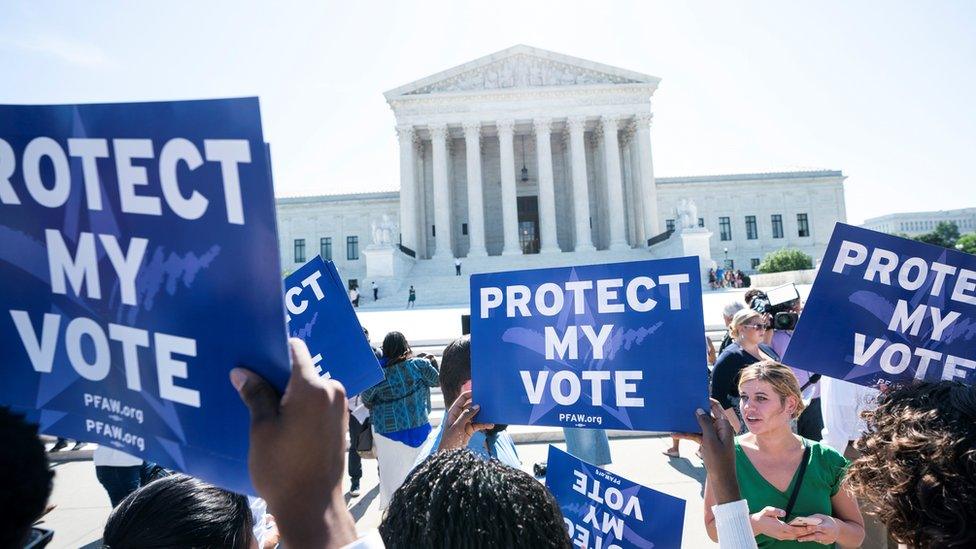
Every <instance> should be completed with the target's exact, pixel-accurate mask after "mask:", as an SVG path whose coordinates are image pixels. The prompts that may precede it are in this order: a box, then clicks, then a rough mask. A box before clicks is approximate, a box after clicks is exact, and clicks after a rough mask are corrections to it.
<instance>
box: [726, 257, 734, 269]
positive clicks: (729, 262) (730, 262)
mask: <svg viewBox="0 0 976 549" xmlns="http://www.w3.org/2000/svg"><path fill="white" fill-rule="evenodd" d="M725 268H726V269H728V270H732V269H734V268H735V260H733V259H726V260H725Z"/></svg>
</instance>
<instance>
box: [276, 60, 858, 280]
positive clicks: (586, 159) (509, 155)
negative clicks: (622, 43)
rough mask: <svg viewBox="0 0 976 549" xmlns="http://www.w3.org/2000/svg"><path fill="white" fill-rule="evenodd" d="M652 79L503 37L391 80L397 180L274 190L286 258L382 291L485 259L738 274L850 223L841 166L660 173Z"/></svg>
mask: <svg viewBox="0 0 976 549" xmlns="http://www.w3.org/2000/svg"><path fill="white" fill-rule="evenodd" d="M659 81H660V80H659V79H658V78H656V77H654V76H649V75H646V74H641V73H636V72H633V71H628V70H624V69H619V68H616V67H611V66H607V65H602V64H598V63H593V62H590V61H585V60H582V59H578V58H574V57H569V56H565V55H561V54H557V53H553V52H549V51H545V50H540V49H536V48H531V47H528V46H515V47H512V48H509V49H506V50H503V51H501V52H498V53H496V54H493V55H489V56H486V57H483V58H480V59H477V60H475V61H472V62H470V63H466V64H464V65H460V66H458V67H455V68H452V69H449V70H447V71H443V72H441V73H438V74H435V75H432V76H429V77H427V78H423V79H421V80H418V81H416V82H413V83H410V84H407V85H404V86H401V87H399V88H396V89H394V90H391V91H389V92H387V93H386V94H385V97H386V99H387V102H388V103H389V105H390V107H391V108H392V110H393V112H394V115H395V118H396V130H397V135H398V140H399V151H400V187H401V189H400V192H399V193H367V194H352V195H340V196H331V197H330V196H322V197H304V198H284V199H280V200H279V201H278V217H279V236H280V238H281V251H282V263H283V265H284V267H285V268H286V269H289V268H294V267H295V266H297V265H298V264H300V263H301V262H303V261H304V260H305V259H307V258H310V257H314V255H315V254H316V253H319V251H320V249H321V250H322V251H326V250H329V249H330V250H331V257H332V259H333V260H334V261H336V263H337V266H338V268H339V270H340V272H341V273H342V274H343V276H344V277H345V278H347V279H350V281H352V280H355V282H357V283H359V284H360V285H362V284H364V283H367V281H372V280H377V281H378V283H380V284H381V285H382V286H383V288H384V293H390V292H397V291H402V290H403V288H401V286H404V285H407V284H415V283H416V284H423V283H425V282H427V281H428V280H427V279H428V278H429V276H428V275H430V273H434V274H440V271H441V270H442V268H441V267H440V265H441V264H444V265H449V264H450V262H451V261H453V258H454V257H462V258H465V262H466V264H467V265H469V266H471V267H472V268H475V269H482V270H496V269H502V268H513V267H514V268H517V267H519V266H524V267H530V266H542V265H552V264H572V263H573V262H577V261H586V262H598V261H603V260H605V261H621V260H626V259H637V258H641V257H664V256H668V255H681V254H684V255H699V256H700V257H702V259H703V263H704V264H705V265H711V264H712V263H713V260H717V261H723V260H727V261H728V262H730V263H731V264H732V265H733V266H734V267H735V268H740V269H742V270H746V271H749V270H751V269H752V267H753V266H754V264H756V263H757V262H758V261H759V260H760V259H761V258H762V257H763V255H765V254H766V253H768V252H769V251H772V250H775V249H779V248H782V247H787V246H792V247H799V248H801V249H802V250H804V251H805V252H806V253H808V254H810V255H812V256H813V257H814V258H818V257H819V256H820V255H822V254H823V251H824V249H825V247H826V244H827V240H828V238H829V236H830V231H831V228H832V227H833V224H834V222H836V221H843V220H845V219H846V214H845V208H844V194H843V181H844V179H845V178H844V176H843V175H842V174H841V172H839V171H815V172H789V173H770V174H748V175H723V176H702V177H677V178H656V177H655V175H654V163H653V154H652V131H651V122H652V120H653V113H652V109H651V105H652V103H651V101H652V96H653V94H654V92H655V90H656V89H657V85H658V82H659ZM679 205H680V208H679ZM676 208H678V209H680V212H676ZM695 210H697V213H695ZM678 213H681V214H682V218H683V219H684V220H685V222H686V224H687V226H686V227H684V228H683V230H682V226H681V223H680V222H679V221H678V219H679V216H678ZM694 218H700V219H698V220H697V221H696V219H694ZM393 225H395V226H396V227H393ZM696 226H697V227H696ZM698 227H701V228H698ZM391 228H392V230H391ZM445 228H446V229H445ZM674 228H677V229H679V231H678V232H679V234H677V235H674V236H672V235H671V233H670V229H674ZM391 233H392V234H393V235H396V237H394V239H393V242H389V240H390V239H389V238H388V237H384V236H383V235H384V234H386V235H389V234H391ZM669 237H670V238H669ZM325 239H328V240H325ZM652 239H653V240H652ZM649 241H650V242H649ZM347 244H348V245H347ZM396 244H400V246H396ZM329 246H331V248H329ZM600 254H603V255H600ZM323 255H325V254H323ZM367 258H368V259H367ZM427 264H431V265H434V266H435V267H428V266H425V265H427ZM451 270H453V269H451ZM451 274H453V273H451ZM450 282H451V281H449V280H441V281H439V283H441V284H449V283H450ZM464 282H465V283H466V280H465V281H464Z"/></svg>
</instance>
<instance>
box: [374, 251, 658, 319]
mask: <svg viewBox="0 0 976 549" xmlns="http://www.w3.org/2000/svg"><path fill="white" fill-rule="evenodd" d="M650 258H651V256H650V254H649V253H648V251H647V250H646V249H631V250H622V251H610V250H600V251H594V252H577V253H572V254H564V253H553V254H531V255H513V256H488V257H476V258H462V260H461V261H462V264H461V276H455V274H454V260H453V259H451V258H448V259H424V260H419V261H417V262H416V263H415V264H414V266H413V268H412V269H411V270H410V273H409V274H408V275H407V276H406V277H405V278H404V279H403V282H402V284H401V285H400V289H399V290H397V291H395V292H390V291H385V292H384V291H381V292H380V298H379V299H378V300H376V301H373V295H372V293H371V292H370V291H369V290H368V288H369V283H370V282H371V281H370V280H369V279H365V280H364V281H362V282H361V284H362V286H361V288H365V289H364V290H363V292H362V298H361V299H360V301H359V308H360V309H361V310H380V309H403V308H404V307H406V305H407V298H408V297H409V294H410V286H411V285H412V286H413V287H414V289H415V290H416V291H417V302H416V306H417V307H421V308H428V307H448V306H458V305H467V304H468V292H469V288H468V280H469V277H470V275H471V274H472V273H493V272H503V271H514V270H523V269H542V268H547V267H566V266H575V265H592V264H600V263H619V262H622V261H639V260H642V259H650Z"/></svg>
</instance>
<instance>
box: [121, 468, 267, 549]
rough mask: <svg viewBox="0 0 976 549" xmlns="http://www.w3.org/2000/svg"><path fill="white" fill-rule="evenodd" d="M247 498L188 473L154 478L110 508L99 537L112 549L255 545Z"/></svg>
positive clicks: (244, 548) (246, 548) (237, 548)
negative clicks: (103, 530) (103, 529)
mask: <svg viewBox="0 0 976 549" xmlns="http://www.w3.org/2000/svg"><path fill="white" fill-rule="evenodd" d="M253 527H254V524H253V518H252V516H251V510H250V508H249V506H248V503H247V498H246V497H244V496H241V495H238V494H234V493H232V492H228V491H226V490H223V489H220V488H217V487H216V486H213V485H210V484H207V483H205V482H203V481H201V480H198V479H195V478H193V477H190V476H187V475H172V476H168V477H164V478H161V479H159V480H156V481H153V482H151V483H149V484H147V485H145V486H143V487H142V488H140V489H138V490H136V491H135V492H133V493H131V494H129V496H128V497H126V498H125V499H124V500H122V503H120V504H119V506H118V507H116V508H115V510H114V511H112V514H111V515H110V516H109V518H108V522H107V523H106V524H105V532H104V534H103V537H102V540H103V541H104V543H105V545H106V546H108V547H111V548H112V549H126V548H137V547H197V548H201V549H203V548H214V549H217V548H224V547H227V548H232V549H249V548H251V547H257V541H256V540H255V539H254V536H253V534H252V532H251V530H252V529H253Z"/></svg>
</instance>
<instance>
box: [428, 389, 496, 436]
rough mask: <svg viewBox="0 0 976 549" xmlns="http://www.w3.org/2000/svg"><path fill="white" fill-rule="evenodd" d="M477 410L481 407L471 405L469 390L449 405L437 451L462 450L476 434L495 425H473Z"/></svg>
mask: <svg viewBox="0 0 976 549" xmlns="http://www.w3.org/2000/svg"><path fill="white" fill-rule="evenodd" d="M479 410H481V406H478V405H477V404H472V403H471V391H470V390H468V391H464V392H462V393H461V394H460V395H458V397H457V398H456V399H455V400H454V404H451V408H450V409H449V410H448V411H447V414H445V415H444V422H445V423H446V425H447V427H446V428H445V429H444V434H443V436H441V444H440V446H439V447H438V448H437V450H438V451H440V450H450V449H451V448H464V447H465V446H467V445H468V442H469V441H470V440H471V437H472V436H473V435H474V434H475V433H476V432H478V431H485V430H488V429H491V428H492V427H494V426H495V425H494V424H492V423H474V418H475V416H476V415H478V411H479Z"/></svg>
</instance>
